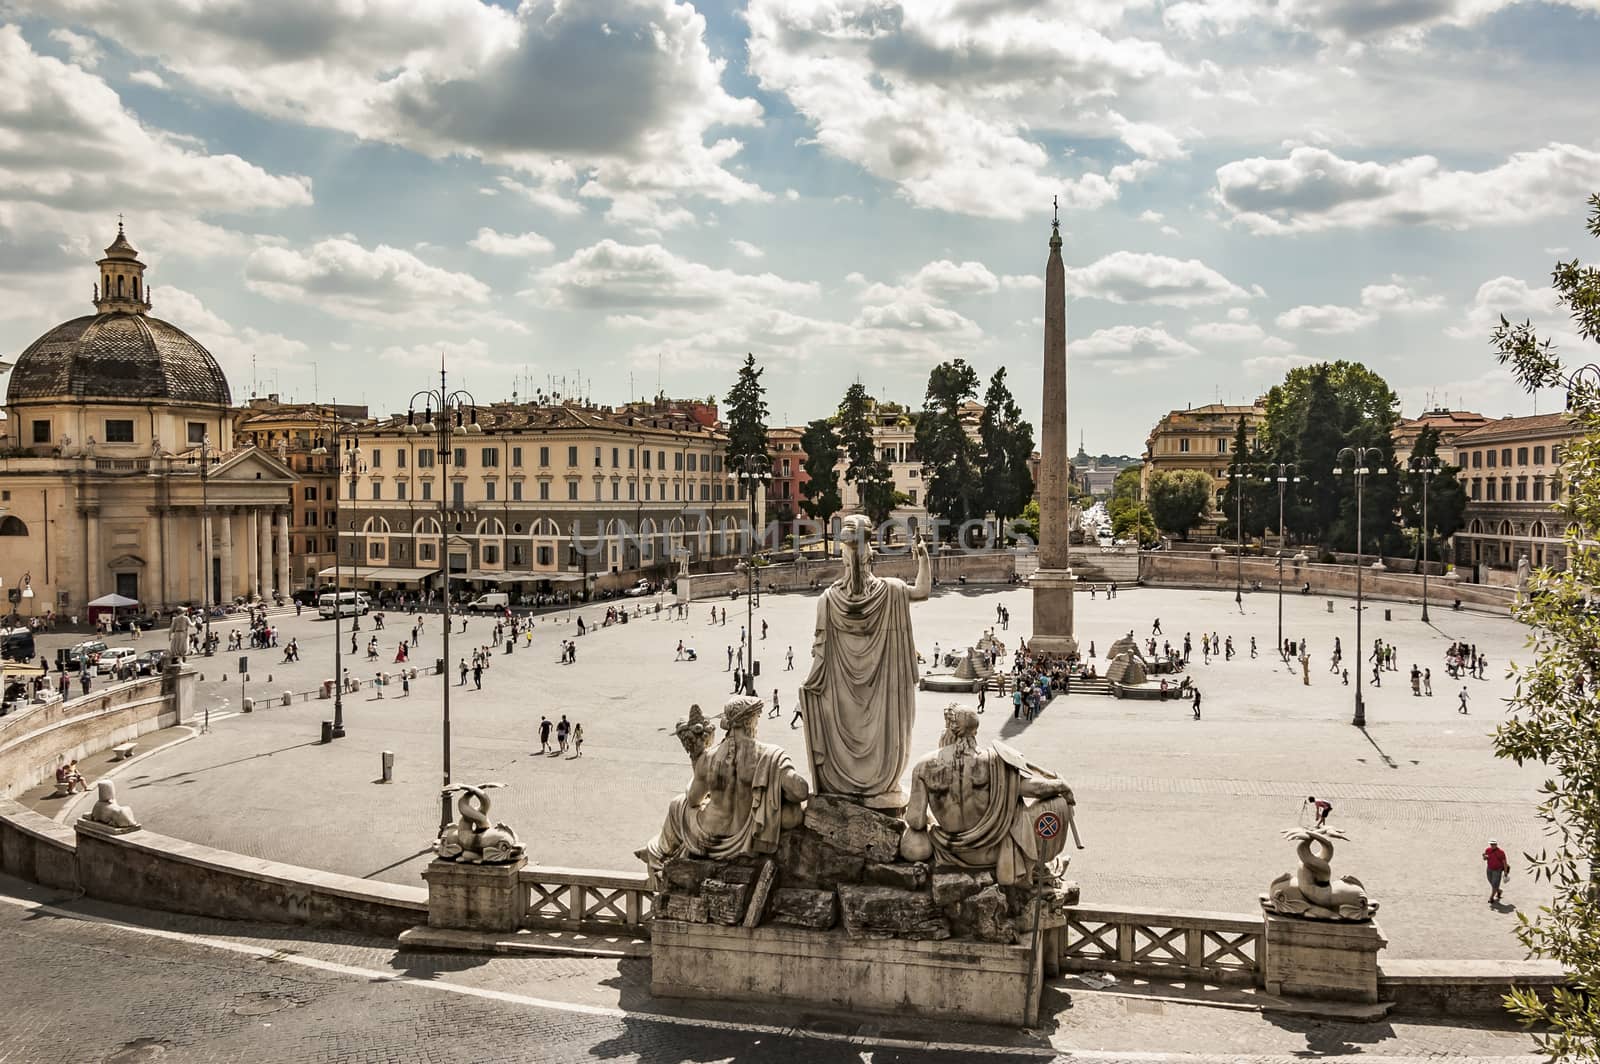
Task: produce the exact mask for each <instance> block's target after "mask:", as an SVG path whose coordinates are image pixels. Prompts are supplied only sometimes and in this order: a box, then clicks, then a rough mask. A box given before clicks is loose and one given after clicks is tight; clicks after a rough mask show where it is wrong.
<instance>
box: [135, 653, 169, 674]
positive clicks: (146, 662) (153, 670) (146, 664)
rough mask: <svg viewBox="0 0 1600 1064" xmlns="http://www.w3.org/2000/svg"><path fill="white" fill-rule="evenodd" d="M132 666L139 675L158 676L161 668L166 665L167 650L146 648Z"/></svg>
mask: <svg viewBox="0 0 1600 1064" xmlns="http://www.w3.org/2000/svg"><path fill="white" fill-rule="evenodd" d="M133 667H134V671H135V672H137V673H138V674H139V675H140V676H159V675H161V670H162V669H164V668H166V667H167V652H166V651H165V650H147V651H145V652H144V653H143V654H140V655H139V657H138V658H137V659H136V660H135V661H134V663H133Z"/></svg>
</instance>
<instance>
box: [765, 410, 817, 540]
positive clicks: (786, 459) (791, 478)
mask: <svg viewBox="0 0 1600 1064" xmlns="http://www.w3.org/2000/svg"><path fill="white" fill-rule="evenodd" d="M805 431H806V430H805V426H804V425H780V426H778V427H777V428H774V429H768V430H767V453H768V454H769V455H771V456H772V482H771V484H769V485H768V487H767V508H768V512H769V513H770V514H771V515H772V518H773V520H776V521H785V522H787V521H793V520H794V519H795V518H797V517H804V516H805V511H804V510H802V509H801V508H800V504H801V503H802V502H804V501H805V492H804V491H802V490H801V489H802V488H803V487H804V485H806V484H808V483H810V482H811V477H810V476H808V475H807V474H806V452H805V450H804V449H803V448H802V447H801V446H800V441H801V439H802V438H803V437H804V435H805Z"/></svg>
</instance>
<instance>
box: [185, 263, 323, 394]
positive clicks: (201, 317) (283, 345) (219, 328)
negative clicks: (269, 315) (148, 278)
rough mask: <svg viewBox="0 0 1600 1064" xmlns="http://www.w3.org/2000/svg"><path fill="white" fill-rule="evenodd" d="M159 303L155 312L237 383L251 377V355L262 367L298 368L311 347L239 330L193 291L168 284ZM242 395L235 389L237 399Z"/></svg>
mask: <svg viewBox="0 0 1600 1064" xmlns="http://www.w3.org/2000/svg"><path fill="white" fill-rule="evenodd" d="M158 298H159V300H160V302H159V303H158V305H157V306H156V308H155V312H156V313H157V314H158V316H160V317H161V318H162V319H163V320H165V321H169V322H171V323H172V324H173V325H176V326H177V327H178V328H180V329H182V330H183V331H184V332H186V333H188V334H189V335H191V336H193V337H194V338H195V339H196V340H199V341H200V343H201V344H202V345H203V346H204V347H205V349H206V350H207V351H210V352H211V353H212V355H214V356H216V359H217V361H218V362H219V363H221V365H222V368H223V370H224V372H226V373H227V375H228V377H229V379H230V380H231V381H232V382H234V383H235V385H237V384H238V382H240V381H242V380H246V379H248V375H249V371H250V366H251V358H252V356H253V357H254V358H255V359H256V364H257V365H259V366H268V367H272V368H274V369H280V370H289V369H296V368H299V366H300V365H301V364H302V362H303V360H304V359H305V356H306V355H307V354H309V353H310V350H311V348H310V347H309V345H307V344H306V343H305V342H304V341H302V340H296V339H293V338H291V337H288V336H284V335H283V334H281V333H275V332H263V331H261V330H259V329H254V328H251V327H249V326H246V327H244V328H241V329H236V328H234V327H233V325H231V324H230V323H229V322H227V321H225V320H223V319H222V318H221V317H219V316H218V315H216V314H215V313H213V312H212V311H211V310H209V309H208V308H207V307H206V306H205V304H203V303H202V302H201V301H200V297H199V296H196V295H195V294H194V293H192V292H188V291H186V290H184V289H182V288H177V287H174V286H172V285H165V286H163V287H162V288H161V290H160V292H159V293H158ZM240 398H241V396H240V395H239V394H238V393H237V392H236V393H235V395H234V399H235V401H238V400H239V399H240Z"/></svg>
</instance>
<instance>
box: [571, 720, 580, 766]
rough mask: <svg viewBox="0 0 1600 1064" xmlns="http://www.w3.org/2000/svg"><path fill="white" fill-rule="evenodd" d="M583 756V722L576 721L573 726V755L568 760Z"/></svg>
mask: <svg viewBox="0 0 1600 1064" xmlns="http://www.w3.org/2000/svg"><path fill="white" fill-rule="evenodd" d="M582 756H583V722H582V721H575V722H574V723H573V725H572V753H571V755H569V756H568V758H567V760H569V761H570V760H572V758H574V757H582Z"/></svg>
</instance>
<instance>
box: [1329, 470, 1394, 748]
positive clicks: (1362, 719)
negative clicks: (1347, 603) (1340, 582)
mask: <svg viewBox="0 0 1600 1064" xmlns="http://www.w3.org/2000/svg"><path fill="white" fill-rule="evenodd" d="M1334 460H1335V461H1337V462H1338V463H1339V465H1336V466H1334V467H1333V475H1334V476H1336V477H1337V476H1343V475H1344V468H1343V467H1344V464H1345V462H1346V461H1348V462H1349V465H1350V472H1351V473H1352V474H1353V475H1354V476H1355V478H1356V714H1355V717H1354V718H1353V719H1352V720H1351V721H1350V723H1351V724H1354V725H1355V726H1356V727H1358V728H1365V727H1366V726H1367V706H1366V703H1365V702H1363V701H1362V700H1361V661H1362V658H1361V655H1362V653H1363V650H1362V643H1361V608H1362V607H1361V569H1362V559H1361V546H1362V544H1361V494H1362V491H1363V490H1364V489H1365V488H1366V483H1367V477H1368V476H1370V475H1371V474H1372V472H1373V470H1372V467H1371V466H1369V465H1368V464H1367V463H1368V462H1372V463H1374V464H1376V465H1377V466H1378V469H1377V472H1379V473H1388V472H1389V470H1387V469H1385V468H1384V467H1383V465H1382V464H1381V463H1382V462H1383V452H1382V451H1380V450H1378V448H1376V447H1344V448H1341V449H1340V451H1339V454H1338V456H1337V457H1336V458H1335V459H1334Z"/></svg>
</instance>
